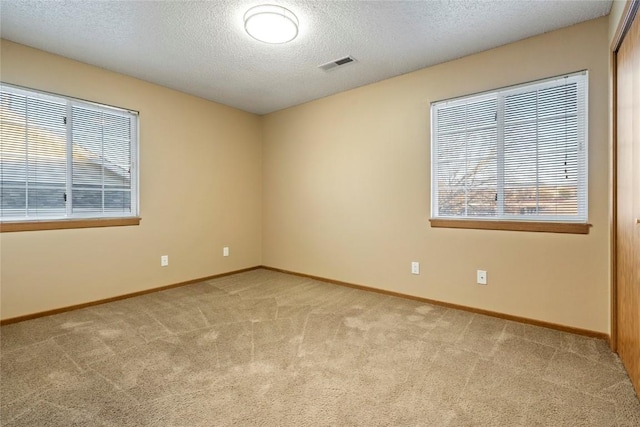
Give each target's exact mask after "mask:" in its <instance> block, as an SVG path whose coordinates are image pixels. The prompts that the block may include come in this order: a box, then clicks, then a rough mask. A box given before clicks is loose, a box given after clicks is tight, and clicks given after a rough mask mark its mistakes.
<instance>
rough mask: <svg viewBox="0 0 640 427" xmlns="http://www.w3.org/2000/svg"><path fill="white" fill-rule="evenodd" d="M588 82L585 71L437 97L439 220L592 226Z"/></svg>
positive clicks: (435, 193)
mask: <svg viewBox="0 0 640 427" xmlns="http://www.w3.org/2000/svg"><path fill="white" fill-rule="evenodd" d="M587 87H588V76H587V72H586V71H584V72H580V73H576V74H571V75H567V76H562V77H558V78H553V79H548V80H543V81H538V82H534V83H529V84H525V85H520V86H516V87H510V88H505V89H501V90H498V91H493V92H489V93H483V94H479V95H473V96H468V97H463V98H457V99H453V100H446V101H440V102H435V103H433V104H432V106H431V125H432V126H431V132H432V136H431V140H432V155H431V157H432V158H431V161H432V165H431V166H432V200H431V206H432V218H433V220H438V219H448V220H452V219H453V220H456V219H457V220H474V221H478V220H480V221H482V220H485V221H487V220H488V221H501V222H504V221H523V222H567V223H582V224H586V222H587V146H588V144H587V111H588V109H587ZM432 223H433V221H432ZM482 228H485V227H482ZM486 228H490V227H486ZM542 231H544V230H542Z"/></svg>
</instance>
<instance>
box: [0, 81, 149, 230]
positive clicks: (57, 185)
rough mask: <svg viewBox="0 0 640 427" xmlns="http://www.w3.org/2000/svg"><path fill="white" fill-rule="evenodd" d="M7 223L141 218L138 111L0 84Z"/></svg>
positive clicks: (1, 193) (1, 185) (0, 157)
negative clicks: (138, 201) (138, 175)
mask: <svg viewBox="0 0 640 427" xmlns="http://www.w3.org/2000/svg"><path fill="white" fill-rule="evenodd" d="M0 124H1V134H0V198H1V200H0V219H1V220H2V221H31V220H60V219H74V218H75V219H87V218H94V219H95V218H124V217H136V216H137V215H138V209H137V205H138V203H137V170H136V156H137V147H138V136H137V135H138V130H137V129H138V115H137V113H135V112H131V111H127V110H123V109H118V108H114V107H109V106H105V105H99V104H94V103H90V102H85V101H80V100H77V99H71V98H66V97H61V96H54V95H50V94H45V93H41V92H36V91H33V90H26V89H22V88H17V87H14V86H11V85H7V84H4V83H3V84H2V85H0Z"/></svg>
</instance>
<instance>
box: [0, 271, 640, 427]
mask: <svg viewBox="0 0 640 427" xmlns="http://www.w3.org/2000/svg"><path fill="white" fill-rule="evenodd" d="M0 345H1V353H0V354H1V377H0V380H1V386H0V390H1V394H0V411H1V412H0V424H2V425H3V426H7V427H9V426H65V427H70V426H185V427H186V426H189V427H191V426H231V425H237V426H383V425H384V426H391V425H393V426H438V427H440V426H510V427H511V426H597V427H603V426H636V427H637V426H640V402H639V401H638V398H637V397H636V395H635V393H634V391H633V387H632V386H631V383H630V381H629V378H628V376H627V375H626V373H625V371H624V369H623V367H622V365H621V363H620V360H619V359H618V357H617V356H616V355H615V354H613V353H612V352H611V351H610V350H609V348H608V346H607V344H606V343H605V342H604V341H602V340H597V339H590V338H586V337H582V336H577V335H572V334H568V333H563V332H559V331H555V330H550V329H545V328H539V327H535V326H530V325H525V324H520V323H516V322H510V321H506V320H502V319H497V318H492V317H487V316H482V315H478V314H472V313H468V312H464V311H459V310H453V309H448V308H443V307H440V306H434V305H429V304H424V303H420V302H416V301H413V300H407V299H401V298H395V297H391V296H386V295H381V294H376V293H372V292H366V291H360V290H355V289H351V288H345V287H341V286H337V285H332V284H328V283H324V282H321V281H315V280H310V279H305V278H301V277H297V276H292V275H287V274H282V273H276V272H273V271H269V270H263V269H259V270H253V271H249V272H245V273H240V274H236V275H233V276H227V277H223V278H220V279H216V280H210V281H206V282H201V283H197V284H193V285H189V286H184V287H180V288H174V289H170V290H166V291H161V292H156V293H152V294H148V295H144V296H140V297H135V298H129V299H126V300H121V301H117V302H113V303H108V304H102V305H98V306H94V307H90V308H86V309H81V310H76V311H71V312H67V313H63V314H59V315H55V316H48V317H42V318H39V319H35V320H30V321H25V322H21V323H16V324H11V325H6V326H3V327H2V328H1V329H0Z"/></svg>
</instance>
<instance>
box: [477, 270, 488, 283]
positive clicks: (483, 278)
mask: <svg viewBox="0 0 640 427" xmlns="http://www.w3.org/2000/svg"><path fill="white" fill-rule="evenodd" d="M476 276H477V282H478V285H486V284H487V272H486V271H484V270H478V271H477V273H476Z"/></svg>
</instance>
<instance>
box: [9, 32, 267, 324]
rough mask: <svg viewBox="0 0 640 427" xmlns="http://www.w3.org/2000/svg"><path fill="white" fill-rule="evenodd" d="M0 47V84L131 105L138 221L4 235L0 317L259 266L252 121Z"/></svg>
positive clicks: (257, 147) (257, 156) (256, 139)
mask: <svg viewBox="0 0 640 427" xmlns="http://www.w3.org/2000/svg"><path fill="white" fill-rule="evenodd" d="M1 43H2V44H1V47H0V49H1V51H0V55H1V61H2V62H1V66H0V67H1V68H0V78H1V79H2V81H4V82H8V83H14V84H18V85H23V86H28V87H32V88H36V89H41V90H45V91H50V92H54V93H59V94H64V95H69V96H74V97H78V98H83V99H88V100H92V101H96V102H101V103H106V104H112V105H117V106H122V107H126V108H130V109H134V110H138V111H140V164H141V166H140V189H141V190H140V206H141V216H142V222H141V225H140V226H132V227H116V228H102V229H77V230H57V231H32V232H20V233H2V234H1V235H0V256H1V259H0V260H1V261H0V267H1V270H0V278H1V284H0V286H1V289H0V296H1V303H0V307H1V317H2V318H3V319H7V318H12V317H15V316H20V315H25V314H29V313H34V312H40V311H44V310H50V309H53V308H59V307H65V306H69V305H73V304H78V303H84V302H88V301H93V300H98V299H102V298H107V297H113V296H117V295H122V294H126V293H131V292H135V291H139V290H143V289H148V288H154V287H159V286H162V285H167V284H171V283H176V282H181V281H186V280H190V279H195V278H200V277H204V276H209V275H213V274H218V273H223V272H227V271H232V270H237V269H242V268H245V267H252V266H256V265H259V264H260V263H261V254H260V250H261V244H260V239H261V230H260V227H261V223H260V218H261V181H260V180H261V177H260V173H261V171H260V164H261V118H260V117H258V116H255V115H252V114H248V113H245V112H241V111H238V110H235V109H233V108H230V107H226V106H222V105H219V104H215V103H212V102H208V101H205V100H203V99H200V98H196V97H193V96H188V95H185V94H182V93H179V92H176V91H173V90H170V89H166V88H163V87H160V86H156V85H153V84H149V83H146V82H143V81H140V80H137V79H134V78H131V77H127V76H124V75H121V74H116V73H112V72H108V71H105V70H103V69H99V68H96V67H92V66H89V65H86V64H82V63H79V62H75V61H71V60H69V59H65V58H62V57H60V56H56V55H52V54H48V53H45V52H42V51H38V50H35V49H31V48H28V47H25V46H22V45H18V44H14V43H11V42H8V41H4V40H3V41H2V42H1ZM225 245H228V246H230V248H231V256H230V257H228V258H223V257H222V247H223V246H225ZM163 254H168V255H169V261H170V263H169V266H168V267H165V268H161V267H160V255H163Z"/></svg>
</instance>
